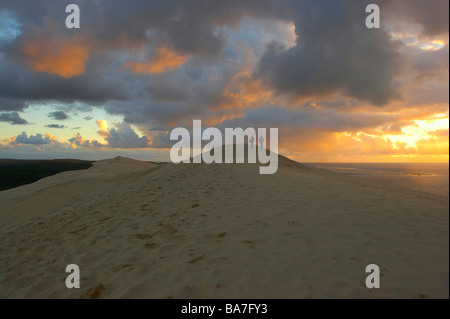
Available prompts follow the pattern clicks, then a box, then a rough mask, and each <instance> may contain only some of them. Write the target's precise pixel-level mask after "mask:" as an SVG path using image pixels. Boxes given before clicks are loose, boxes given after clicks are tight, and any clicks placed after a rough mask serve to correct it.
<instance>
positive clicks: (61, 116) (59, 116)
mask: <svg viewBox="0 0 450 319" xmlns="http://www.w3.org/2000/svg"><path fill="white" fill-rule="evenodd" d="M48 117H51V118H53V119H54V120H67V119H68V118H69V116H68V115H67V114H66V112H64V111H54V112H50V113H49V114H48Z"/></svg>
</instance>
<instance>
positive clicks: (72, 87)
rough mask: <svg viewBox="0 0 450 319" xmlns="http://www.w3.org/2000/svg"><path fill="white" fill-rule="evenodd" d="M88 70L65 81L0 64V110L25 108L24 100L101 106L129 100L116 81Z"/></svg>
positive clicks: (8, 64) (56, 77) (58, 77)
mask: <svg viewBox="0 0 450 319" xmlns="http://www.w3.org/2000/svg"><path fill="white" fill-rule="evenodd" d="M87 70H88V72H87V73H85V74H83V75H80V76H77V77H74V78H68V79H64V78H61V77H60V76H57V75H53V74H47V73H33V72H30V71H29V70H27V69H25V68H23V67H21V66H19V65H17V64H15V63H12V62H11V63H6V64H1V63H0V109H2V110H8V109H11V108H15V109H23V108H24V107H25V103H24V100H27V101H46V100H59V101H64V102H74V101H84V102H93V103H100V104H101V103H104V102H106V101H108V100H110V99H115V100H126V99H128V98H129V97H128V96H127V93H125V92H124V89H122V87H123V85H122V84H121V83H119V82H118V81H117V80H116V79H113V78H108V77H105V76H102V75H101V73H100V70H99V69H98V68H97V69H95V68H89V67H88V68H87ZM95 71H98V73H96V72H95ZM3 101H4V102H3Z"/></svg>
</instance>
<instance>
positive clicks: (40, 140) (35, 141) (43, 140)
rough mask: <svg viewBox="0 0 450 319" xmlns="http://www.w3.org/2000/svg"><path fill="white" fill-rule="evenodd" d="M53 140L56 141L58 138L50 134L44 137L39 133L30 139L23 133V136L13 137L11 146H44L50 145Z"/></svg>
mask: <svg viewBox="0 0 450 319" xmlns="http://www.w3.org/2000/svg"><path fill="white" fill-rule="evenodd" d="M53 140H56V138H55V137H54V136H52V135H50V134H46V135H42V134H40V133H37V134H36V135H30V136H29V137H28V135H27V133H26V132H22V134H19V135H17V136H16V137H13V138H12V139H11V141H10V144H31V145H44V144H50V143H51V142H52V141H53Z"/></svg>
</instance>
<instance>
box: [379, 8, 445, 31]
mask: <svg viewBox="0 0 450 319" xmlns="http://www.w3.org/2000/svg"><path fill="white" fill-rule="evenodd" d="M385 8H386V12H385V13H386V15H387V16H389V17H390V18H391V19H396V20H398V19H402V18H403V19H406V20H408V21H411V22H415V23H417V24H419V25H421V26H422V28H423V32H424V34H425V35H428V36H435V35H440V34H448V28H449V1H448V0H433V1H423V0H395V1H387V3H386V6H385Z"/></svg>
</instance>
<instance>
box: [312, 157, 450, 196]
mask: <svg viewBox="0 0 450 319" xmlns="http://www.w3.org/2000/svg"><path fill="white" fill-rule="evenodd" d="M310 164H312V165H314V166H316V167H320V168H325V169H329V170H332V171H335V172H338V173H340V174H344V175H351V176H354V177H355V178H359V179H363V180H366V181H368V182H370V181H373V182H376V183H383V184H389V185H391V186H394V187H398V188H404V189H411V190H414V191H420V192H424V193H429V194H434V195H439V196H444V197H446V198H448V197H449V164H447V163H310Z"/></svg>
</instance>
